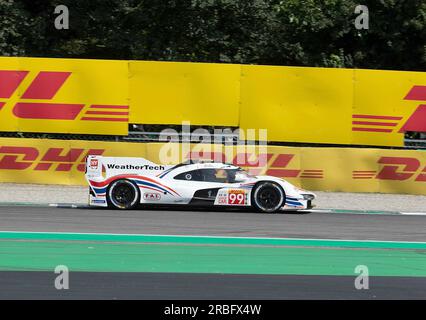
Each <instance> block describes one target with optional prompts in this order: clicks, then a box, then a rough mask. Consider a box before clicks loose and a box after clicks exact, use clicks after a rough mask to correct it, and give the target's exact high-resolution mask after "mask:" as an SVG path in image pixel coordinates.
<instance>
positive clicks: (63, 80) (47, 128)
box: [0, 58, 129, 135]
mask: <svg viewBox="0 0 426 320" xmlns="http://www.w3.org/2000/svg"><path fill="white" fill-rule="evenodd" d="M127 77H128V69H127V63H126V62H125V61H107V60H76V59H42V58H0V131H22V132H54V133H82V134H84V133H89V134H90V133H91V134H110V135H127V134H128V113H129V101H128V100H129V99H128V97H129V90H128V81H127Z"/></svg>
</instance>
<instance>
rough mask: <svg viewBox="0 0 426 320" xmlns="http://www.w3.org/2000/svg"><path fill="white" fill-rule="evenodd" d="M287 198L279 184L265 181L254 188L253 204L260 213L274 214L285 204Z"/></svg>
mask: <svg viewBox="0 0 426 320" xmlns="http://www.w3.org/2000/svg"><path fill="white" fill-rule="evenodd" d="M285 198H286V196H285V192H284V190H283V189H282V188H281V186H280V185H279V184H277V183H275V182H272V181H265V182H260V183H258V184H257V185H256V186H255V187H254V188H253V191H252V198H251V203H252V205H253V207H254V208H255V209H256V210H258V211H260V212H265V213H274V212H278V211H279V210H280V209H281V207H282V206H283V205H284V204H285Z"/></svg>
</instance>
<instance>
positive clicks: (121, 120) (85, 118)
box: [81, 117, 129, 122]
mask: <svg viewBox="0 0 426 320" xmlns="http://www.w3.org/2000/svg"><path fill="white" fill-rule="evenodd" d="M81 120H85V121H117V122H129V119H128V118H94V117H93V118H92V117H83V118H81Z"/></svg>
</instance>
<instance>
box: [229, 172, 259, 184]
mask: <svg viewBox="0 0 426 320" xmlns="http://www.w3.org/2000/svg"><path fill="white" fill-rule="evenodd" d="M226 171H227V173H228V179H229V181H230V182H231V183H236V182H245V181H247V180H249V179H251V178H254V176H253V175H251V174H249V173H248V172H247V171H245V170H243V169H242V168H238V169H228V170H226Z"/></svg>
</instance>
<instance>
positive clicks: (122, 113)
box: [86, 110, 129, 116]
mask: <svg viewBox="0 0 426 320" xmlns="http://www.w3.org/2000/svg"><path fill="white" fill-rule="evenodd" d="M86 114H103V115H106V116H128V115H129V113H128V112H118V111H90V110H89V111H87V112H86Z"/></svg>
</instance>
